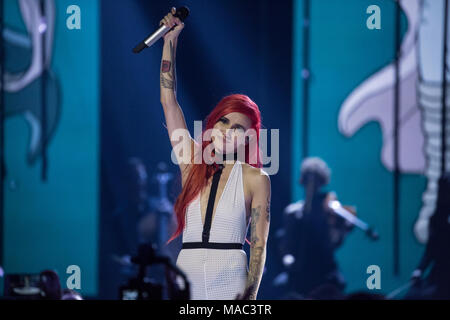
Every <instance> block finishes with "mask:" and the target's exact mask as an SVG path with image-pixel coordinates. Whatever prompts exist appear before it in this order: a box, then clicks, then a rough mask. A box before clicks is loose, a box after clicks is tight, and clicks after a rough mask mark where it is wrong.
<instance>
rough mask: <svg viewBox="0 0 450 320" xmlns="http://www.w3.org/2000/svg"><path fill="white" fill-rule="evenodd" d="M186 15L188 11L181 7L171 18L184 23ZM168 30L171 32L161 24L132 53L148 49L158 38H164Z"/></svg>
mask: <svg viewBox="0 0 450 320" xmlns="http://www.w3.org/2000/svg"><path fill="white" fill-rule="evenodd" d="M188 15H189V9H188V8H187V7H184V6H183V7H179V8H177V11H176V12H175V14H174V15H173V16H174V17H177V18H179V19H180V20H181V21H184V20H185V19H186V18H187V16H188ZM174 27H175V26H174ZM170 30H172V29H169V27H168V26H166V25H164V24H163V25H162V26H161V27H159V29H158V30H156V31H155V32H154V33H153V34H151V35H149V36H148V37H147V38H146V39H145V40H144V41H142V42H141V43H139V44H138V45H137V46H136V47H134V49H133V52H134V53H139V52H141V51H142V50H144V49H145V48H148V47H150V46H151V45H152V44H154V43H155V42H156V41H158V40H159V38H161V37H162V36H164V35H165V34H166V33H167V32H169V31H170Z"/></svg>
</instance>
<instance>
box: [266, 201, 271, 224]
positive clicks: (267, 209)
mask: <svg viewBox="0 0 450 320" xmlns="http://www.w3.org/2000/svg"><path fill="white" fill-rule="evenodd" d="M266 219H267V222H270V197H268V198H267V207H266Z"/></svg>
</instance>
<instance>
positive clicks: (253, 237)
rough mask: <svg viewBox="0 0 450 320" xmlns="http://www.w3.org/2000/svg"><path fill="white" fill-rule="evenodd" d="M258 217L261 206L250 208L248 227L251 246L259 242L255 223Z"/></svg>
mask: <svg viewBox="0 0 450 320" xmlns="http://www.w3.org/2000/svg"><path fill="white" fill-rule="evenodd" d="M260 215H261V206H258V207H257V208H252V221H251V225H250V236H251V244H252V246H255V245H256V243H257V242H258V241H259V238H258V236H257V234H256V223H257V222H258V220H259V216H260Z"/></svg>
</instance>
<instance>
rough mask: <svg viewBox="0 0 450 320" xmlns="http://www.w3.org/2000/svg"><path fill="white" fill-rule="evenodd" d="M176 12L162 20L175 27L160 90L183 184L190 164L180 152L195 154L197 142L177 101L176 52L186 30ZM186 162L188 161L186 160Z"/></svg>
mask: <svg viewBox="0 0 450 320" xmlns="http://www.w3.org/2000/svg"><path fill="white" fill-rule="evenodd" d="M175 12H176V10H175V8H172V11H171V12H170V13H168V14H167V15H166V16H165V17H164V19H162V20H161V22H160V25H161V24H165V25H167V26H169V27H171V28H172V27H174V26H175V27H174V28H173V29H172V30H171V31H169V32H167V33H166V34H165V35H164V45H163V52H162V58H161V68H160V88H161V104H162V107H163V110H164V117H165V119H166V126H167V132H168V134H169V139H170V142H171V144H172V148H174V151H175V154H176V156H177V160H178V163H179V166H180V170H181V173H182V176H183V183H184V179H185V176H186V171H187V170H186V168H187V167H188V163H183V161H182V159H181V157H180V155H181V152H178V150H189V148H190V150H191V152H194V148H193V147H194V144H195V141H194V140H193V139H192V137H191V135H190V134H189V131H188V129H187V126H186V121H185V119H184V115H183V111H182V110H181V107H180V105H179V104H178V101H177V94H176V90H177V81H176V80H177V79H176V65H175V58H176V51H177V44H178V36H179V34H180V32H181V30H182V29H183V28H184V23H183V22H182V21H181V20H180V19H178V18H175V17H174V16H173V14H174V13H175ZM185 160H186V159H185Z"/></svg>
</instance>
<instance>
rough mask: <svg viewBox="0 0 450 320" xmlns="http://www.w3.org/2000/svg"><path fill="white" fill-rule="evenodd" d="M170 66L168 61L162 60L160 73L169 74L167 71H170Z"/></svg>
mask: <svg viewBox="0 0 450 320" xmlns="http://www.w3.org/2000/svg"><path fill="white" fill-rule="evenodd" d="M170 65H171V62H170V61H168V60H163V62H162V67H161V72H162V73H166V72H169V71H170Z"/></svg>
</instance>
